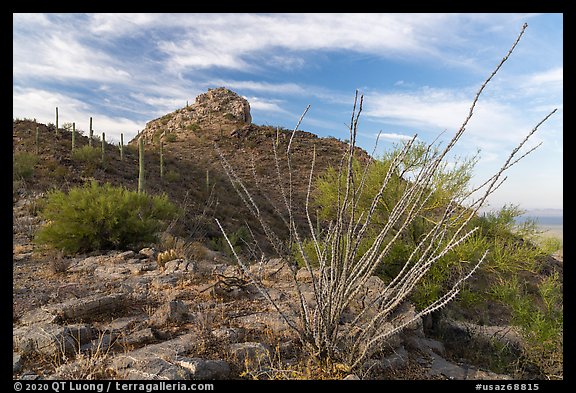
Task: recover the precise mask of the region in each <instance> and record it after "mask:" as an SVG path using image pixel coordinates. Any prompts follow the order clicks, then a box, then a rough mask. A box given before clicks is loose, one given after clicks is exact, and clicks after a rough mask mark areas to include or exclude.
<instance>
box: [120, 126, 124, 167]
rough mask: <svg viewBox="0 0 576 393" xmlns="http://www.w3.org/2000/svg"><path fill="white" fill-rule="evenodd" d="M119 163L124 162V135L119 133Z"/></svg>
mask: <svg viewBox="0 0 576 393" xmlns="http://www.w3.org/2000/svg"><path fill="white" fill-rule="evenodd" d="M120 161H124V134H122V133H120Z"/></svg>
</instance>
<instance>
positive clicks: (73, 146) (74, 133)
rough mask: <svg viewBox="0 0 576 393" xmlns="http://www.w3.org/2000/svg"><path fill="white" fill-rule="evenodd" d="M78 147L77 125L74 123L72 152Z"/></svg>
mask: <svg viewBox="0 0 576 393" xmlns="http://www.w3.org/2000/svg"><path fill="white" fill-rule="evenodd" d="M75 147H76V123H72V151H74V148H75Z"/></svg>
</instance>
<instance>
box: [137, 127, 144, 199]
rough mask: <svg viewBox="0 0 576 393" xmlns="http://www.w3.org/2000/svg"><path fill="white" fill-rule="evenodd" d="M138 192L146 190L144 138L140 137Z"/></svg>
mask: <svg viewBox="0 0 576 393" xmlns="http://www.w3.org/2000/svg"><path fill="white" fill-rule="evenodd" d="M138 162H139V165H138V169H139V170H138V192H139V193H141V192H144V139H143V138H142V137H140V139H138Z"/></svg>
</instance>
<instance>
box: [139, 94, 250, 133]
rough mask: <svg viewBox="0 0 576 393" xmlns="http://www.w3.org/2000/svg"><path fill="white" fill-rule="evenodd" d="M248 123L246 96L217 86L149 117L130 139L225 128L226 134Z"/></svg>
mask: <svg viewBox="0 0 576 393" xmlns="http://www.w3.org/2000/svg"><path fill="white" fill-rule="evenodd" d="M251 123H252V115H251V114H250V103H249V102H248V100H246V99H245V98H243V97H241V96H239V95H238V94H237V93H235V92H233V91H231V90H229V89H227V88H225V87H219V88H216V89H208V91H207V92H206V93H203V94H200V95H199V96H197V97H196V100H195V102H194V103H193V104H192V105H187V106H185V107H183V108H180V109H178V110H176V111H174V112H172V113H168V114H166V115H164V116H162V117H160V118H158V119H154V120H151V121H150V122H148V123H147V124H146V128H144V130H142V131H141V132H140V133H139V134H138V135H137V136H136V138H134V139H133V140H132V141H131V142H130V143H136V141H137V139H138V138H140V137H143V138H144V140H145V143H146V144H156V143H159V141H160V140H170V139H172V140H175V139H176V138H178V137H179V136H182V137H186V136H187V135H188V136H190V134H194V133H198V132H201V133H203V134H205V133H215V134H218V135H220V134H223V133H224V131H225V132H226V134H229V133H230V132H229V131H230V130H231V129H238V128H240V127H243V126H249V125H250V124H251ZM168 135H172V136H171V137H169V136H168Z"/></svg>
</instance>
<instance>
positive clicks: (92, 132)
mask: <svg viewBox="0 0 576 393" xmlns="http://www.w3.org/2000/svg"><path fill="white" fill-rule="evenodd" d="M93 134H94V131H92V116H90V134H89V136H88V146H90V147H92V135H93Z"/></svg>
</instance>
